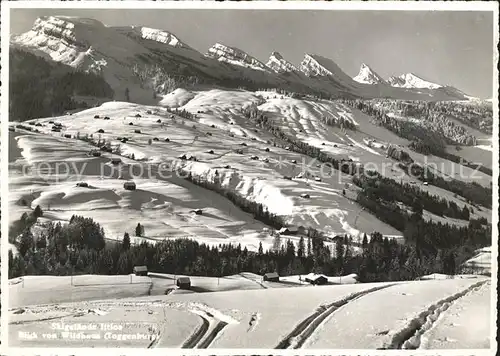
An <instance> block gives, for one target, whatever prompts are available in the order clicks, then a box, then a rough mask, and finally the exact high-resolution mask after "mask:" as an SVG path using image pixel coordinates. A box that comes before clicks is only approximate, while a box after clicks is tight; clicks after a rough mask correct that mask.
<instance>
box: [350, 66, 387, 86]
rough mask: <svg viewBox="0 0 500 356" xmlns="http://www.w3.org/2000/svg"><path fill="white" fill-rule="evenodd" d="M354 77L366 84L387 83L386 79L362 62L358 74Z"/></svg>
mask: <svg viewBox="0 0 500 356" xmlns="http://www.w3.org/2000/svg"><path fill="white" fill-rule="evenodd" d="M353 79H354V80H355V81H357V82H358V83H364V84H380V83H384V84H386V81H385V80H384V79H383V78H382V77H381V76H380V75H378V74H377V72H375V71H374V70H373V69H371V68H370V67H369V66H368V65H367V64H365V63H362V64H361V67H360V68H359V73H358V75H357V76H355V77H354V78H353Z"/></svg>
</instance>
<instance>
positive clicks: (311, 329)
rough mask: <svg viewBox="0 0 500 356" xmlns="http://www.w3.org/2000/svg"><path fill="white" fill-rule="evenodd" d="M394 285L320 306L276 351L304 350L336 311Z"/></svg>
mask: <svg viewBox="0 0 500 356" xmlns="http://www.w3.org/2000/svg"><path fill="white" fill-rule="evenodd" d="M393 285H394V284H389V285H383V286H379V287H375V288H371V289H368V290H364V291H361V292H357V293H353V294H351V295H350V296H348V297H346V298H343V299H341V300H339V301H336V302H334V303H332V304H329V305H326V306H325V305H320V306H319V307H318V309H317V310H316V312H314V313H313V314H311V315H310V316H309V317H307V318H306V319H304V320H303V321H301V322H300V323H299V324H298V325H297V326H296V327H295V328H294V329H293V330H292V331H291V332H290V333H289V334H288V335H287V336H286V337H285V338H283V339H282V340H281V341H280V342H279V344H278V345H277V346H276V349H298V348H302V346H304V344H305V343H306V342H307V341H308V339H309V338H311V336H313V334H314V333H315V332H316V331H317V329H318V328H319V327H320V326H321V325H322V324H323V323H324V322H325V320H326V319H327V318H329V317H330V316H331V315H332V314H333V313H335V311H337V310H338V309H339V308H341V307H343V306H344V305H346V304H348V303H350V302H352V301H354V300H356V299H359V298H361V297H363V296H365V295H367V294H370V293H373V292H376V291H378V290H381V289H385V288H389V287H391V286H393Z"/></svg>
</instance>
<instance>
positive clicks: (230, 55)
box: [206, 43, 268, 71]
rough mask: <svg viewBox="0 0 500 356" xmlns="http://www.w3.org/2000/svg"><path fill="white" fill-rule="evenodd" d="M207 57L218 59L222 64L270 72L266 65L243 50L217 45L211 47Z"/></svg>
mask: <svg viewBox="0 0 500 356" xmlns="http://www.w3.org/2000/svg"><path fill="white" fill-rule="evenodd" d="M206 56H207V57H209V58H213V59H217V60H218V61H220V62H227V63H231V64H234V65H238V66H242V67H247V68H251V69H256V70H263V71H265V70H268V69H267V67H266V65H265V64H264V63H262V62H261V61H259V60H258V59H257V58H255V57H252V56H251V55H249V54H248V53H246V52H244V51H242V50H241V49H238V48H234V47H229V46H226V45H223V44H221V43H216V44H214V45H213V46H212V47H210V48H209V49H208V53H207V54H206Z"/></svg>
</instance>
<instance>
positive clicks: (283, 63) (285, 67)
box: [266, 52, 298, 73]
mask: <svg viewBox="0 0 500 356" xmlns="http://www.w3.org/2000/svg"><path fill="white" fill-rule="evenodd" d="M266 65H267V66H268V67H269V68H271V69H272V70H274V71H275V72H276V73H288V72H296V71H298V69H297V68H296V67H295V66H294V65H293V64H292V63H290V62H288V61H287V60H286V59H284V58H283V56H282V55H281V54H280V53H279V52H273V53H271V56H270V57H269V61H268V62H267V63H266Z"/></svg>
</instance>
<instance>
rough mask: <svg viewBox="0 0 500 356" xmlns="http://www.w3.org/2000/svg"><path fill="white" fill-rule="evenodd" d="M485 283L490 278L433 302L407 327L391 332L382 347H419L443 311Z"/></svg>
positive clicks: (413, 348)
mask: <svg viewBox="0 0 500 356" xmlns="http://www.w3.org/2000/svg"><path fill="white" fill-rule="evenodd" d="M485 283H488V280H486V281H480V282H477V283H474V284H473V285H471V286H469V287H468V288H466V289H464V290H463V291H461V292H458V293H455V294H453V295H451V296H449V297H447V298H444V299H442V300H440V301H438V302H437V303H434V304H432V305H431V306H430V307H429V308H427V309H426V310H424V311H422V312H421V313H420V314H419V315H417V316H416V317H415V318H413V319H411V320H409V321H408V323H407V324H406V326H405V327H403V328H402V329H400V330H398V331H395V332H392V333H390V336H389V337H390V340H389V342H387V343H386V344H384V346H383V347H381V348H380V349H409V350H415V349H418V348H419V347H420V346H421V343H422V336H423V335H424V334H425V333H426V332H427V331H429V330H430V329H431V328H432V327H433V325H434V323H435V322H436V321H437V320H438V318H439V316H440V315H441V314H442V313H444V312H445V311H446V310H448V308H449V307H450V306H451V305H452V304H453V303H455V302H456V301H457V300H458V299H460V298H462V297H464V296H465V295H467V294H469V293H472V292H475V291H477V290H479V289H480V288H481V287H482V286H483V285H484V284H485Z"/></svg>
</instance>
